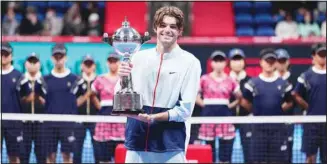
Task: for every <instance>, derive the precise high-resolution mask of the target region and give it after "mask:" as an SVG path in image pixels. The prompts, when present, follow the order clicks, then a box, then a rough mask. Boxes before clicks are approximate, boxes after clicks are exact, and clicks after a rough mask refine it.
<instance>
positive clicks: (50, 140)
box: [42, 44, 84, 163]
mask: <svg viewBox="0 0 327 164" xmlns="http://www.w3.org/2000/svg"><path fill="white" fill-rule="evenodd" d="M66 51H67V50H66V48H65V46H64V45H63V44H57V45H56V46H55V47H54V48H53V49H52V57H51V59H52V61H53V63H54V65H55V67H54V69H53V70H52V71H51V74H50V75H47V76H45V77H44V81H45V82H44V84H43V88H42V90H43V92H44V97H45V113H46V114H77V113H78V112H77V98H76V95H75V94H76V93H78V92H79V91H78V90H79V88H81V87H80V85H83V84H84V80H83V79H82V78H80V79H79V78H78V77H77V76H76V75H74V74H72V73H71V72H70V70H69V69H67V68H66V67H65V63H66V59H67V58H66ZM43 124H44V126H43V134H44V135H45V136H44V140H45V141H44V142H45V144H46V146H45V150H47V151H46V153H47V162H50V163H54V162H55V161H56V152H57V144H58V142H59V141H60V143H61V152H62V156H63V161H64V163H68V162H72V161H71V155H70V153H71V152H72V146H73V144H74V142H75V140H76V138H75V134H74V128H75V127H76V126H77V125H76V123H74V122H73V120H72V122H44V123H43Z"/></svg>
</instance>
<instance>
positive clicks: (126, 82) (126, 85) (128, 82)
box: [121, 74, 133, 92]
mask: <svg viewBox="0 0 327 164" xmlns="http://www.w3.org/2000/svg"><path fill="white" fill-rule="evenodd" d="M121 87H122V91H125V92H133V83H132V75H131V74H129V75H128V76H123V77H122V81H121Z"/></svg>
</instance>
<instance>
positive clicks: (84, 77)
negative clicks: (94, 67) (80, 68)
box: [82, 72, 96, 82]
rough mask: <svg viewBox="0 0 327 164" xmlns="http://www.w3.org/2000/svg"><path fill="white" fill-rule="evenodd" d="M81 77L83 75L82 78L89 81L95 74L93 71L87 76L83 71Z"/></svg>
mask: <svg viewBox="0 0 327 164" xmlns="http://www.w3.org/2000/svg"><path fill="white" fill-rule="evenodd" d="M82 77H83V79H84V80H86V81H88V82H90V81H92V80H94V79H95V77H96V74H95V73H92V74H91V76H87V75H86V73H84V72H83V73H82Z"/></svg>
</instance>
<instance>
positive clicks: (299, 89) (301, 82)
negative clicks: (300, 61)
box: [294, 73, 306, 97]
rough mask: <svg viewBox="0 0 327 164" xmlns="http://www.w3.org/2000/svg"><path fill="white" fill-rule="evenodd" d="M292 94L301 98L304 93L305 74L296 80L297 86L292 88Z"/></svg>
mask: <svg viewBox="0 0 327 164" xmlns="http://www.w3.org/2000/svg"><path fill="white" fill-rule="evenodd" d="M294 92H296V93H297V94H299V95H301V96H302V97H303V96H304V94H305V93H306V78H305V73H302V74H301V75H300V76H299V77H298V78H297V84H296V86H295V88H294Z"/></svg>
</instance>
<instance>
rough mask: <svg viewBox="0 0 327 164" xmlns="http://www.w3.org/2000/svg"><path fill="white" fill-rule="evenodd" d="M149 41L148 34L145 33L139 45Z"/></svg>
mask: <svg viewBox="0 0 327 164" xmlns="http://www.w3.org/2000/svg"><path fill="white" fill-rule="evenodd" d="M149 40H151V36H150V34H149V32H145V33H144V36H142V37H141V44H144V43H146V42H147V41H149Z"/></svg>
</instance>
